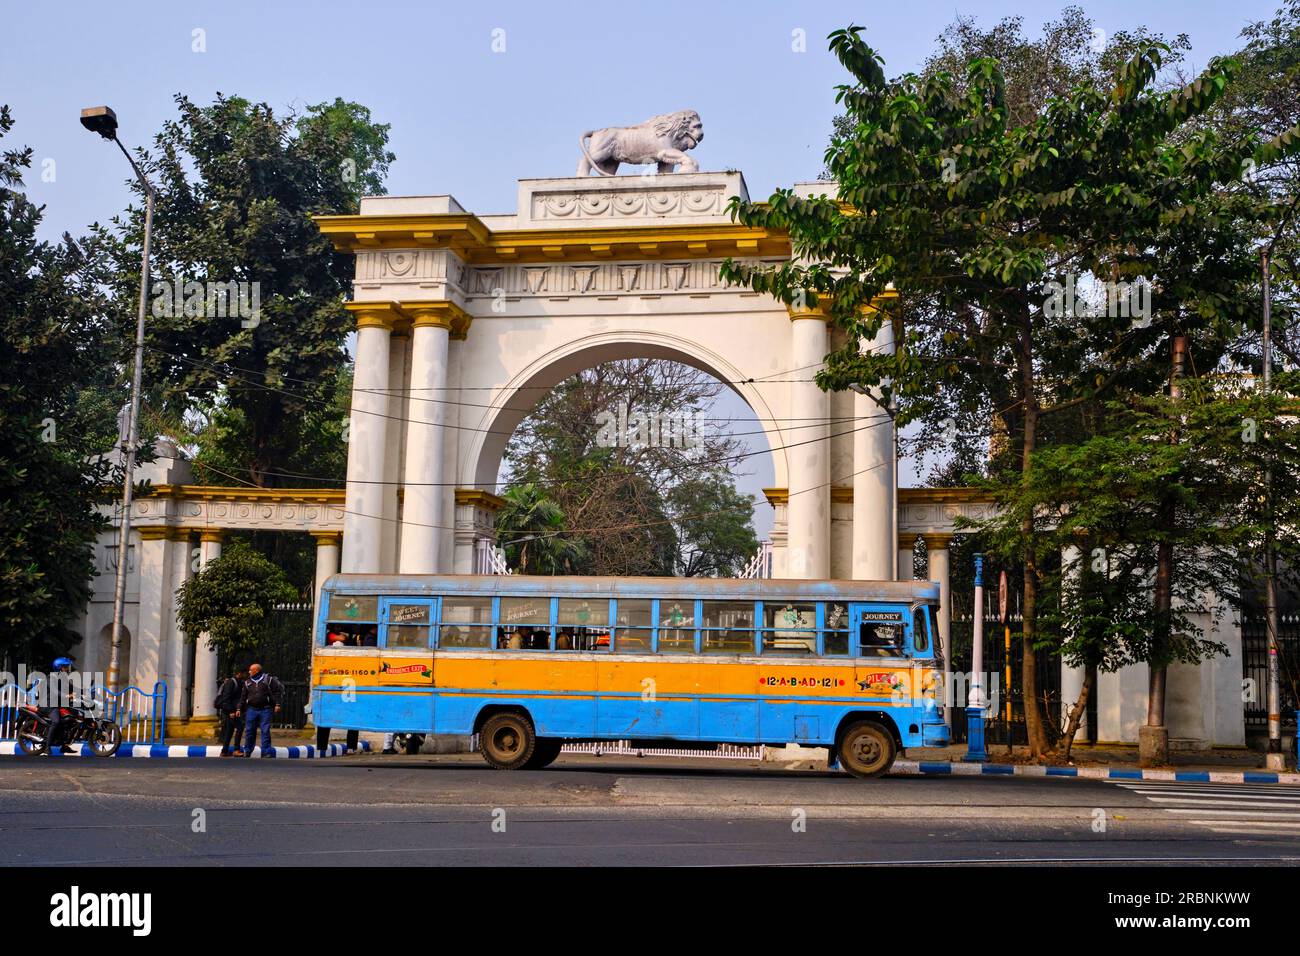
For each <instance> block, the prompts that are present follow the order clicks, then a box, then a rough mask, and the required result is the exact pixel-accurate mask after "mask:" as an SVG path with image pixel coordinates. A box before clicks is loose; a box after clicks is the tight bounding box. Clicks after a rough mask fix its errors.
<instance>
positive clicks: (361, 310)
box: [343, 302, 409, 332]
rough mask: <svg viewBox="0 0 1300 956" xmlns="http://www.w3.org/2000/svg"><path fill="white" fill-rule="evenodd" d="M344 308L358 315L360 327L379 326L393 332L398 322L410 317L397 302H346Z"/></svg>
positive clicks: (358, 325)
mask: <svg viewBox="0 0 1300 956" xmlns="http://www.w3.org/2000/svg"><path fill="white" fill-rule="evenodd" d="M343 308H345V309H347V310H348V311H349V312H351V313H352V314H353V315H355V316H356V317H357V328H358V329H371V328H379V329H384V330H386V331H388V332H391V331H393V329H394V327H396V325H397V323H398V322H400V321H402V320H403V319H407V318H409V316H407V315H405V314H404V313H403V312H402V310H401V309H400V308H398V306H397V303H396V302H344V303H343Z"/></svg>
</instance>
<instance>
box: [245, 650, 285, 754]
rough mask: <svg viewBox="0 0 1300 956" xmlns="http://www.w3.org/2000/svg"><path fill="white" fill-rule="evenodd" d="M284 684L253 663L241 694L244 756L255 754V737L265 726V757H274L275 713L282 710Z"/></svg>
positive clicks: (263, 749) (263, 731)
mask: <svg viewBox="0 0 1300 956" xmlns="http://www.w3.org/2000/svg"><path fill="white" fill-rule="evenodd" d="M283 698H284V687H283V685H281V683H280V682H279V680H277V679H276V678H274V677H272V676H271V675H270V674H267V673H264V672H263V671H262V665H261V664H257V663H254V664H250V665H249V667H248V680H246V681H244V689H243V691H241V693H240V697H239V709H238V710H236V711H235V716H236V717H243V718H244V756H245V757H251V756H252V755H253V740H254V738H255V737H256V736H257V730H258V728H259V727H260V728H261V729H262V756H263V757H273V756H275V754H274V753H272V752H271V716H272V715H273V714H278V713H279V712H280V702H281V700H282V699H283Z"/></svg>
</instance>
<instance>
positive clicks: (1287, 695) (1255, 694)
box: [1241, 607, 1300, 735]
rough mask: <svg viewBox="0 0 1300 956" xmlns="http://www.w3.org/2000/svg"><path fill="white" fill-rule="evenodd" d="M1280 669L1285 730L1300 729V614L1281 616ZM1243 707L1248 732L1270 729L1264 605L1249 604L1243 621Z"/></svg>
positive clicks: (1278, 640) (1279, 624) (1284, 731)
mask: <svg viewBox="0 0 1300 956" xmlns="http://www.w3.org/2000/svg"><path fill="white" fill-rule="evenodd" d="M1277 650H1278V670H1279V672H1280V677H1281V679H1280V683H1281V685H1282V686H1281V690H1282V701H1281V702H1282V728H1283V733H1286V732H1287V731H1288V730H1289V731H1290V732H1291V733H1294V732H1295V729H1296V700H1297V696H1300V695H1297V682H1298V681H1300V614H1295V613H1290V614H1279V615H1278V634H1277ZM1241 676H1242V678H1243V680H1244V681H1245V683H1243V685H1242V691H1243V693H1242V696H1243V697H1244V698H1245V700H1244V702H1243V704H1242V708H1243V710H1244V711H1245V717H1246V733H1247V734H1248V735H1252V734H1265V733H1267V732H1268V620H1267V619H1266V618H1265V617H1264V613H1263V609H1262V608H1255V607H1247V609H1246V612H1245V613H1244V614H1243V615H1242V620H1241Z"/></svg>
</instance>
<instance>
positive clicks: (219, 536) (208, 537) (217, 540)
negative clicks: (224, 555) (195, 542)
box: [199, 528, 226, 544]
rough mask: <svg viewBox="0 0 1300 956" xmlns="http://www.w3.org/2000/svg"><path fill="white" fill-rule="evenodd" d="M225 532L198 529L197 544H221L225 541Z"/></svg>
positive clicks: (212, 529)
mask: <svg viewBox="0 0 1300 956" xmlns="http://www.w3.org/2000/svg"><path fill="white" fill-rule="evenodd" d="M225 537H226V530H225V529H224V528H200V529H199V542H200V543H201V544H221V542H222V541H224V540H225Z"/></svg>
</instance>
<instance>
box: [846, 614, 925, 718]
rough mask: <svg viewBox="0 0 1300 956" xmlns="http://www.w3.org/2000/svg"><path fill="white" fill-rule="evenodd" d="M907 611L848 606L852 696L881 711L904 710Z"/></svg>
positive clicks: (907, 699) (907, 687) (908, 700)
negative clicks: (882, 708)
mask: <svg viewBox="0 0 1300 956" xmlns="http://www.w3.org/2000/svg"><path fill="white" fill-rule="evenodd" d="M910 631H911V619H910V616H909V613H908V609H907V608H906V607H903V606H901V605H898V604H850V605H849V653H850V654H852V655H853V658H854V660H853V678H854V682H855V684H856V686H855V687H854V688H853V691H854V696H855V697H858V698H861V699H863V700H864V701H870V702H872V703H877V704H879V705H880V706H882V707H888V706H908V705H909V704H910V703H911V698H912V692H911V679H912V675H911V673H910V666H909V665H910V663H911V662H910V661H909V659H908V648H909V647H910V646H911V633H910Z"/></svg>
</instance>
